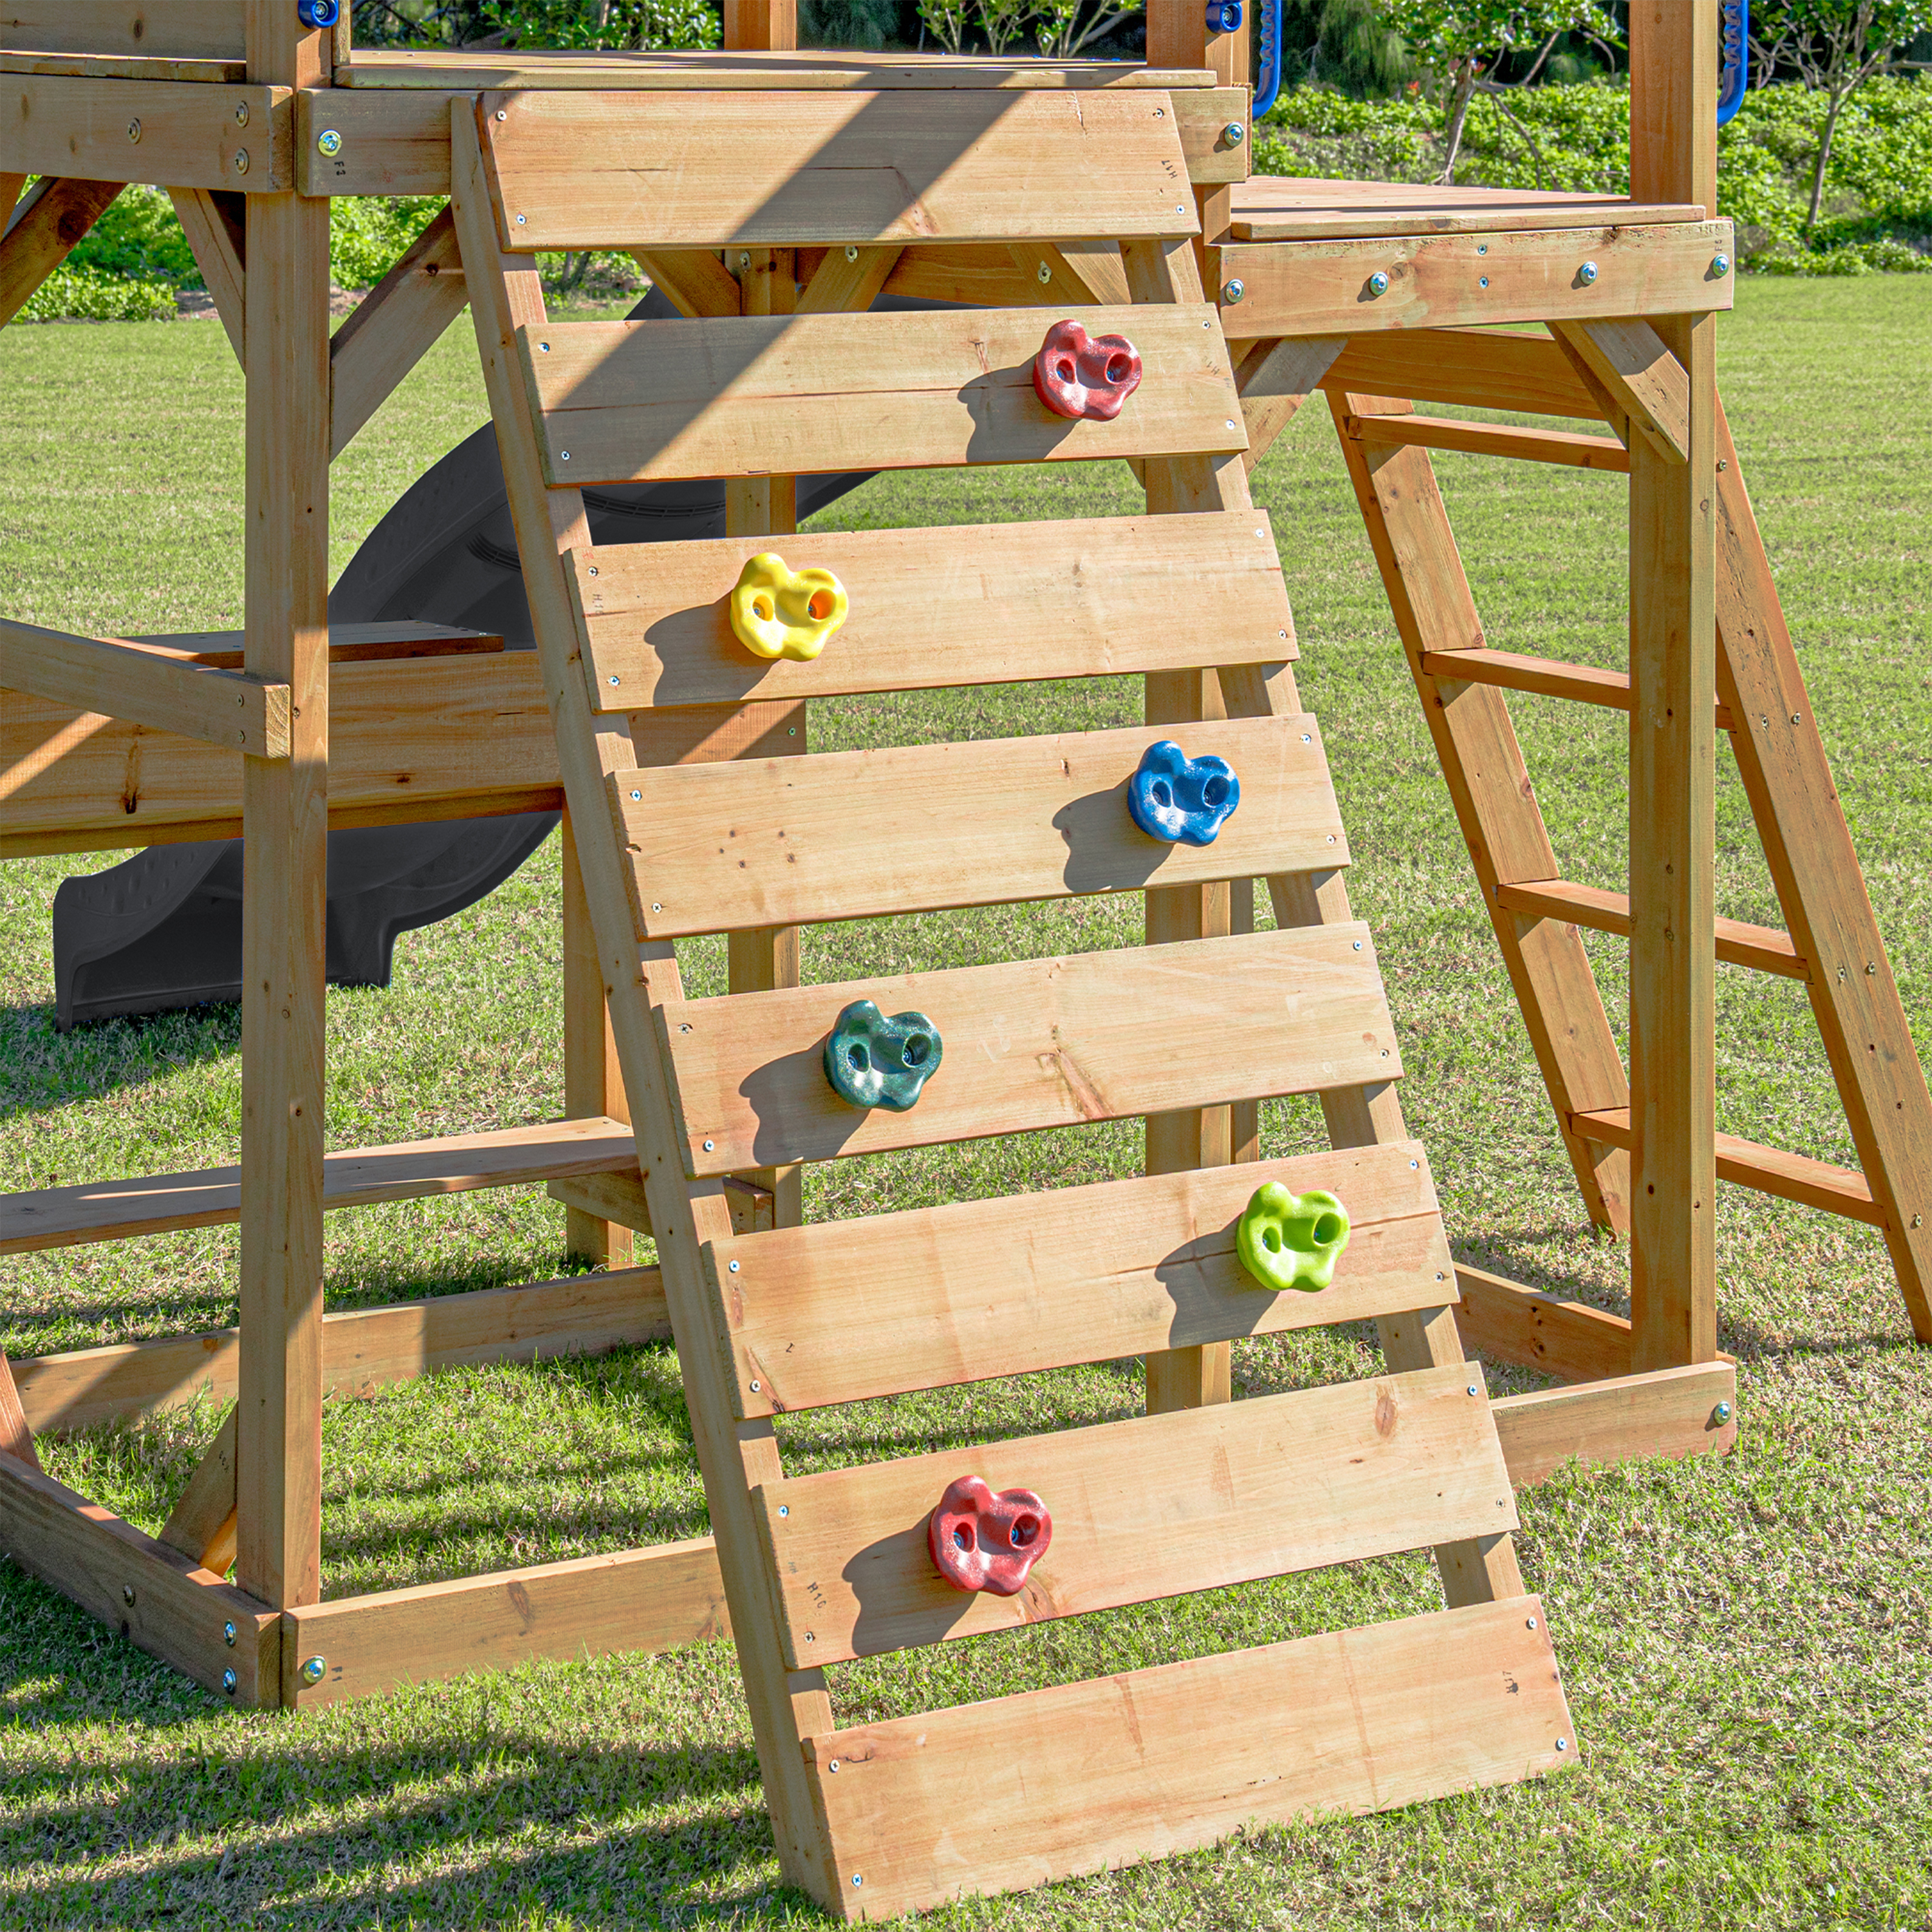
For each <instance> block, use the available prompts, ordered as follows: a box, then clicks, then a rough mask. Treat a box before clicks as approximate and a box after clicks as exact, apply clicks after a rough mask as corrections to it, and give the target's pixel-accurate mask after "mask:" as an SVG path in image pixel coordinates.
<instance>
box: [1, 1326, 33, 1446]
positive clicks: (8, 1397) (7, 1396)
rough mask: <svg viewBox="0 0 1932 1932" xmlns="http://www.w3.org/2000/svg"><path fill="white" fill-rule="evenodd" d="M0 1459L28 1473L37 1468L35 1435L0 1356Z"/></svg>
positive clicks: (8, 1370)
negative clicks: (11, 1459)
mask: <svg viewBox="0 0 1932 1932" xmlns="http://www.w3.org/2000/svg"><path fill="white" fill-rule="evenodd" d="M0 1455H6V1456H11V1457H15V1458H16V1459H17V1460H19V1461H20V1462H23V1463H26V1466H28V1469H38V1468H39V1467H40V1457H39V1456H38V1455H37V1454H36V1453H35V1451H34V1432H33V1430H32V1428H31V1427H30V1426H29V1425H28V1421H27V1412H26V1409H23V1407H22V1406H21V1403H20V1389H19V1388H18V1386H17V1385H16V1383H15V1382H14V1380H13V1370H12V1368H11V1367H10V1366H9V1365H8V1364H7V1358H6V1356H5V1355H4V1354H0Z"/></svg>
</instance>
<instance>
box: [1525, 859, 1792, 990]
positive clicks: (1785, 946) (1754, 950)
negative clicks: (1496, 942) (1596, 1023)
mask: <svg viewBox="0 0 1932 1932" xmlns="http://www.w3.org/2000/svg"><path fill="white" fill-rule="evenodd" d="M1496 903H1497V904H1499V905H1500V906H1505V907H1508V910H1510V911H1511V912H1514V913H1520V914H1521V915H1522V916H1523V917H1525V918H1526V919H1568V920H1570V921H1571V922H1573V923H1574V924H1575V925H1577V926H1589V927H1591V928H1592V929H1595V931H1597V932H1614V933H1619V934H1621V935H1622V937H1623V938H1626V939H1628V938H1629V937H1630V929H1631V917H1630V895H1628V893H1627V892H1607V891H1606V890H1604V888H1602V887H1601V886H1580V885H1577V884H1576V883H1574V882H1573V881H1571V880H1568V879H1544V880H1539V881H1538V882H1537V883H1535V884H1533V885H1517V886H1498V887H1497V888H1496ZM1717 932H1718V958H1719V959H1721V960H1722V961H1724V963H1725V964H1726V965H1727V966H1751V967H1755V968H1757V971H1760V973H1778V974H1783V975H1784V977H1785V978H1786V979H1787V980H1808V979H1809V978H1810V977H1811V968H1810V967H1809V966H1808V965H1806V963H1805V961H1804V960H1802V959H1800V958H1799V956H1798V949H1797V948H1796V947H1795V946H1793V944H1792V943H1791V935H1790V934H1789V933H1788V932H1779V931H1778V929H1777V928H1776V927H1775V926H1753V925H1751V924H1750V923H1749V922H1748V921H1746V920H1744V919H1723V918H1720V919H1718V921H1717Z"/></svg>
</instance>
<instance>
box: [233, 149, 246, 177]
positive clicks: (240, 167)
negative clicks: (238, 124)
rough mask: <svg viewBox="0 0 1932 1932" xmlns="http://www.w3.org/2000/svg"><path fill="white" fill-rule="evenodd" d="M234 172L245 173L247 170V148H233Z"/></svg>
mask: <svg viewBox="0 0 1932 1932" xmlns="http://www.w3.org/2000/svg"><path fill="white" fill-rule="evenodd" d="M235 172H236V173H237V174H238V175H245V174H246V173H247V172H248V149H247V148H236V150H235Z"/></svg>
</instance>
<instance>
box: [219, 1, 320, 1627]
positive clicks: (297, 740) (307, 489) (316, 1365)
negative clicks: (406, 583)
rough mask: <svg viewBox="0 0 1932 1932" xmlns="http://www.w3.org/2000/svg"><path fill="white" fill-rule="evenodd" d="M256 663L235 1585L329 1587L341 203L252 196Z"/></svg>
mask: <svg viewBox="0 0 1932 1932" xmlns="http://www.w3.org/2000/svg"><path fill="white" fill-rule="evenodd" d="M248 56H249V60H248V71H249V77H250V79H251V80H257V81H263V80H266V81H270V82H273V83H278V84H280V85H282V86H296V87H302V86H315V85H317V84H318V83H320V82H321V81H322V80H323V78H324V77H325V74H326V62H327V57H328V49H327V46H326V36H324V35H323V34H319V33H311V32H305V31H302V28H301V27H300V24H299V22H298V20H297V19H296V11H295V9H294V8H293V7H291V6H288V5H284V4H283V0H251V5H250V7H249V10H248ZM247 344H248V365H247V370H248V373H247V389H248V632H247V644H246V662H247V666H248V670H250V671H251V672H252V673H254V674H255V675H256V676H261V677H266V678H271V679H275V680H277V681H278V682H283V683H286V684H287V685H289V687H290V694H291V713H292V715H291V724H290V732H291V737H292V741H293V754H292V756H291V757H290V758H289V759H288V760H286V761H274V762H271V761H269V760H258V759H254V758H245V759H244V760H243V776H242V835H243V837H244V838H245V840H246V841H247V844H246V848H245V849H246V854H247V856H246V859H245V865H246V873H245V898H244V902H243V913H242V988H243V992H242V1280H241V1318H242V1319H241V1329H242V1337H241V1361H240V1364H239V1385H240V1409H239V1418H238V1423H237V1433H238V1447H237V1457H236V1465H237V1468H236V1479H237V1495H236V1502H237V1505H238V1508H239V1525H238V1531H237V1535H238V1549H237V1562H236V1580H237V1582H238V1583H239V1584H240V1585H241V1586H242V1589H245V1590H246V1591H248V1592H250V1593H251V1595H254V1596H255V1597H257V1598H260V1600H261V1601H263V1602H264V1603H266V1604H270V1605H272V1607H275V1608H276V1609H278V1610H279V1609H283V1608H285V1607H288V1606H290V1605H293V1604H311V1603H314V1602H316V1601H318V1600H319V1599H320V1595H321V1539H322V1252H323V1244H322V1153H323V1138H322V1120H323V934H324V922H325V919H326V889H327V877H328V859H329V628H328V599H329V203H328V202H326V200H315V201H311V200H305V199H302V198H301V197H300V196H296V195H293V194H287V195H251V196H250V197H249V200H248V328H247Z"/></svg>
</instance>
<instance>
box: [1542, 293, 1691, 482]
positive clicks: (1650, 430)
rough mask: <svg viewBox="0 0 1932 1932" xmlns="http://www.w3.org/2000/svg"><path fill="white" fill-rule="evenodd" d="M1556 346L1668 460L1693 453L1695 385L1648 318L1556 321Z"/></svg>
mask: <svg viewBox="0 0 1932 1932" xmlns="http://www.w3.org/2000/svg"><path fill="white" fill-rule="evenodd" d="M1550 334H1551V335H1553V337H1555V338H1556V346H1557V347H1559V349H1561V350H1562V351H1563V353H1565V355H1566V356H1568V357H1569V358H1570V359H1571V362H1573V363H1574V364H1575V365H1576V367H1577V374H1579V375H1580V376H1581V377H1583V379H1584V380H1586V382H1592V383H1596V384H1597V385H1598V386H1599V387H1600V388H1601V389H1602V390H1603V392H1604V395H1605V396H1606V397H1607V398H1608V401H1609V404H1610V410H1608V411H1607V415H1608V416H1610V419H1611V420H1615V419H1616V416H1626V417H1628V419H1629V422H1630V427H1631V428H1632V429H1634V430H1635V431H1637V434H1639V435H1640V436H1641V437H1643V439H1644V440H1645V441H1646V443H1649V445H1650V447H1651V449H1652V452H1653V453H1654V454H1655V455H1657V456H1658V457H1659V458H1661V459H1662V460H1664V462H1666V463H1688V461H1689V460H1690V458H1691V388H1690V378H1689V377H1688V376H1687V375H1686V374H1685V369H1684V365H1683V364H1682V363H1681V362H1679V361H1678V359H1676V356H1673V355H1672V354H1671V353H1670V350H1668V349H1667V348H1666V347H1664V342H1663V339H1662V338H1661V337H1660V336H1659V335H1658V332H1657V331H1656V330H1655V329H1652V327H1651V326H1650V324H1649V323H1647V322H1644V321H1641V320H1635V319H1632V320H1625V321H1611V322H1589V323H1567V322H1553V323H1551V324H1550Z"/></svg>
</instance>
